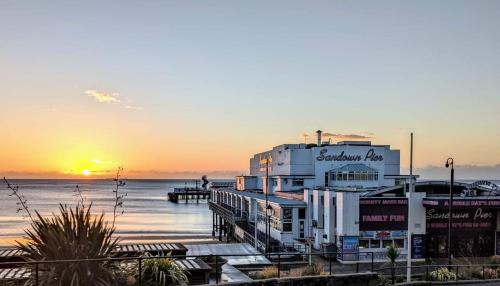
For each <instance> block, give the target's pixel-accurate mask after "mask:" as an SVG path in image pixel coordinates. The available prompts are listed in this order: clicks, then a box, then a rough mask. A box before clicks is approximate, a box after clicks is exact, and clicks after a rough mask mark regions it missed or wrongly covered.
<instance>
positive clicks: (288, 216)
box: [283, 208, 293, 219]
mask: <svg viewBox="0 0 500 286" xmlns="http://www.w3.org/2000/svg"><path fill="white" fill-rule="evenodd" d="M292 216H293V212H292V209H291V208H283V219H292Z"/></svg>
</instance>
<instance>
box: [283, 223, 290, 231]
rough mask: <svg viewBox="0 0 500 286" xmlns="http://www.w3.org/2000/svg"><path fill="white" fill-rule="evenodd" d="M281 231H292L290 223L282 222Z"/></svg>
mask: <svg viewBox="0 0 500 286" xmlns="http://www.w3.org/2000/svg"><path fill="white" fill-rule="evenodd" d="M283 231H287V232H290V231H292V223H291V222H284V223H283Z"/></svg>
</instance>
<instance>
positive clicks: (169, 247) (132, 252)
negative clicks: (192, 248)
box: [113, 243, 187, 256]
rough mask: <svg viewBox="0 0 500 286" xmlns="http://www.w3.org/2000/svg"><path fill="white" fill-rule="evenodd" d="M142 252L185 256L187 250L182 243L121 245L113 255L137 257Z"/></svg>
mask: <svg viewBox="0 0 500 286" xmlns="http://www.w3.org/2000/svg"><path fill="white" fill-rule="evenodd" d="M142 252H149V253H151V254H153V255H157V254H161V253H163V254H164V255H167V254H168V253H170V254H171V255H173V256H177V255H179V256H185V255H186V252H187V248H186V247H184V245H182V244H180V243H148V244H123V245H119V246H118V248H117V249H116V251H114V252H113V254H118V255H126V256H137V255H140V254H141V253H142Z"/></svg>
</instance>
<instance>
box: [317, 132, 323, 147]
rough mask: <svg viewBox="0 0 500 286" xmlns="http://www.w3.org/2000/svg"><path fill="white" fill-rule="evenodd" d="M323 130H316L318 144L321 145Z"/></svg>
mask: <svg viewBox="0 0 500 286" xmlns="http://www.w3.org/2000/svg"><path fill="white" fill-rule="evenodd" d="M321 132H322V131H321V130H318V131H316V134H317V136H318V146H321Z"/></svg>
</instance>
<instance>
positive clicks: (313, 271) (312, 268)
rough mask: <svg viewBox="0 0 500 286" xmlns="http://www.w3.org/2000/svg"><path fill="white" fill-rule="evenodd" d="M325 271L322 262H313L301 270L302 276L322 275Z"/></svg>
mask: <svg viewBox="0 0 500 286" xmlns="http://www.w3.org/2000/svg"><path fill="white" fill-rule="evenodd" d="M322 272H323V266H322V265H320V264H316V263H313V264H311V265H308V266H306V268H304V270H302V272H301V276H317V275H321V273H322Z"/></svg>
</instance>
